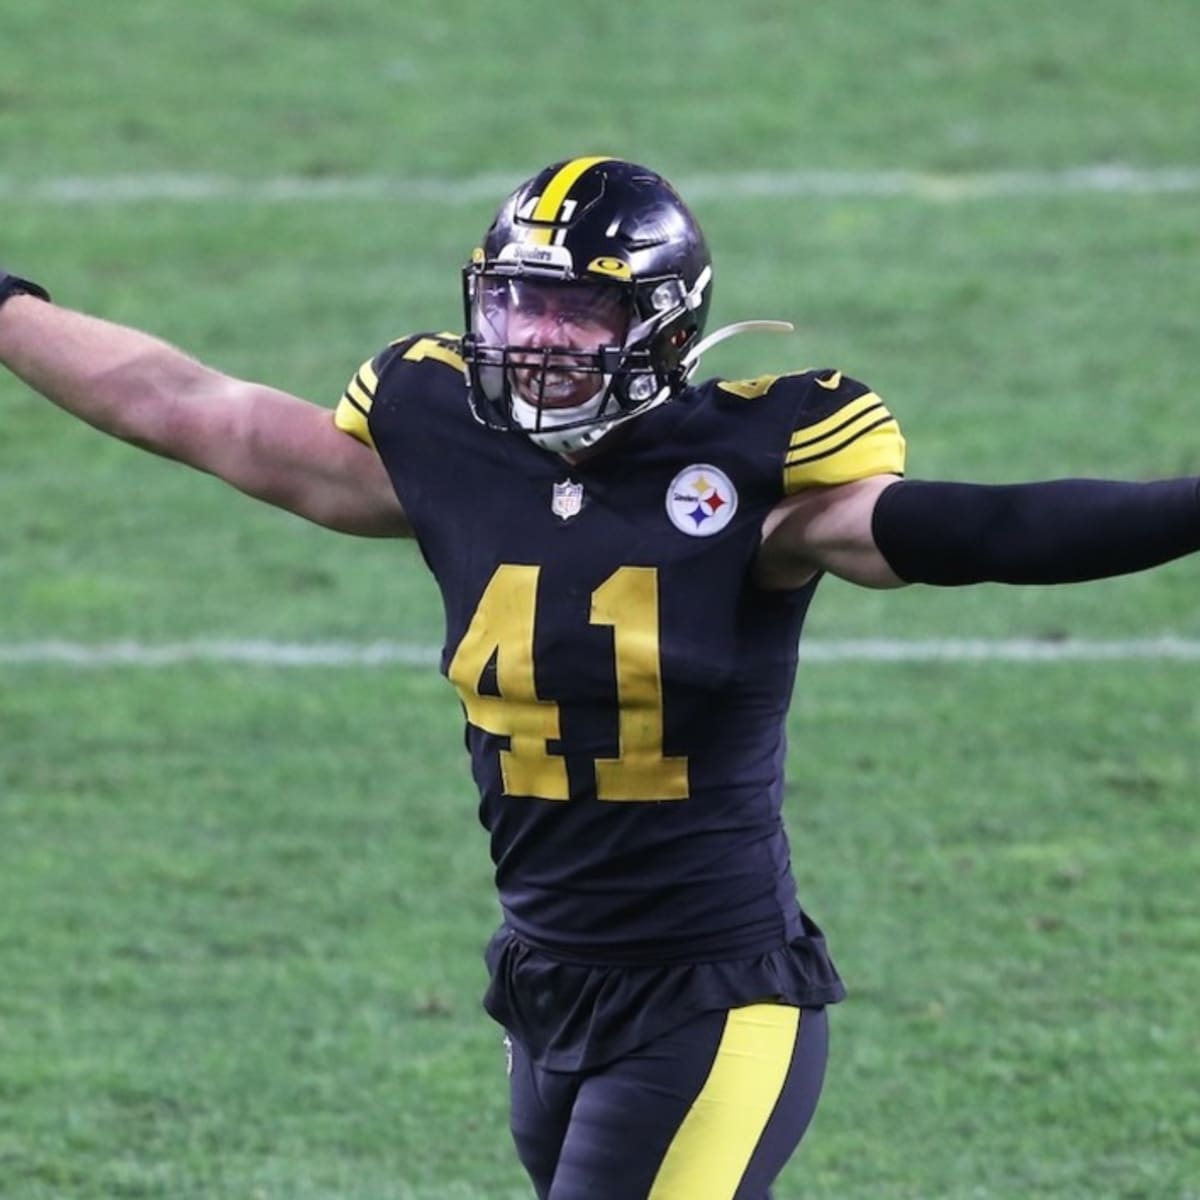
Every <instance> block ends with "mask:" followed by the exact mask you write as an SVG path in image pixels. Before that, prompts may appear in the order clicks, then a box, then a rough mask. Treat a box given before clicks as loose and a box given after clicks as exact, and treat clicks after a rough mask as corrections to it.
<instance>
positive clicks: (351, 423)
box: [333, 396, 375, 450]
mask: <svg viewBox="0 0 1200 1200" xmlns="http://www.w3.org/2000/svg"><path fill="white" fill-rule="evenodd" d="M333 423H334V424H335V425H336V426H337V427H338V428H339V429H340V430H341V431H342V432H343V433H348V434H349V435H350V436H351V437H355V438H358V440H359V441H360V442H362V443H364V444H365V445H367V446H370V447H371V449H372V450H374V449H375V439H374V438H373V437H372V436H371V427H370V426H369V425H368V424H367V414H366V413H364V412H363V411H362V409H361V408H359V407H358V405H357V404H355V403H354V402H353V401H352V400H350V399H349V397H348V396H343V397H342V399H341V401H340V402H339V404H338V406H337V409H336V411H335V412H334V414H333Z"/></svg>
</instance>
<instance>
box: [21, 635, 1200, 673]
mask: <svg viewBox="0 0 1200 1200" xmlns="http://www.w3.org/2000/svg"><path fill="white" fill-rule="evenodd" d="M438 653H439V651H438V648H437V647H436V646H433V645H424V644H420V643H415V642H277V641H269V640H241V639H197V640H195V641H185V642H159V643H147V642H142V641H134V640H130V641H116V642H69V641H29V642H7V643H4V642H0V665H5V666H22V665H58V666H65V667H80V668H90V667H147V668H157V667H171V666H176V665H178V664H181V663H243V664H247V665H250V666H262V667H386V666H417V667H430V668H432V667H435V666H436V665H437V662H438ZM800 660H801V664H804V663H828V662H835V663H836V662H874V663H887V662H916V663H933V662H947V663H972V662H1008V663H1040V662H1047V663H1056V662H1124V661H1131V660H1141V661H1148V662H1200V640H1197V639H1190V638H1180V637H1172V636H1162V637H1151V638H1137V639H1129V640H1117V641H1093V640H1082V639H1080V640H1076V639H1070V640H1064V641H1041V640H1037V639H1034V638H996V639H984V638H977V639H971V638H968V639H936V640H911V641H909V640H901V639H882V638H878V639H875V638H873V639H863V640H854V641H831V640H814V641H806V642H803V643H801V648H800Z"/></svg>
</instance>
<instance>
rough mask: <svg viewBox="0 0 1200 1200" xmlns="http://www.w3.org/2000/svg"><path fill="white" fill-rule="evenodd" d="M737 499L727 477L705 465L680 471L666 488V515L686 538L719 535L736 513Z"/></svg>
mask: <svg viewBox="0 0 1200 1200" xmlns="http://www.w3.org/2000/svg"><path fill="white" fill-rule="evenodd" d="M737 505H738V497H737V492H736V491H735V490H734V487H733V484H732V483H731V482H730V479H729V476H728V475H726V474H725V472H724V471H722V470H719V469H718V468H717V467H713V466H710V465H709V464H708V463H698V464H696V465H695V466H693V467H688V468H686V469H685V470H683V471H680V472H679V474H678V475H676V476H675V478H674V479H673V480H671V486H670V487H669V488H668V489H667V516H668V517H670V518H671V524H672V525H674V526H675V528H676V529H678V530H679V531H680V532H681V533H686V534H687V535H688V536H689V537H712V535H713V534H714V533H720V532H721V530H722V529H724V528H725V526H726V525H728V524H729V522H730V521H732V520H733V514H734V513H735V512H737Z"/></svg>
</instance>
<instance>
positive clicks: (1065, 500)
mask: <svg viewBox="0 0 1200 1200" xmlns="http://www.w3.org/2000/svg"><path fill="white" fill-rule="evenodd" d="M1197 550H1200V480H1198V479H1196V478H1184V479H1168V480H1162V481H1159V482H1153V483H1124V482H1115V481H1109V480H1096V479H1059V480H1051V481H1047V482H1043V483H1024V484H1008V485H1003V486H989V485H985V484H971V483H937V482H929V483H926V482H916V481H914V482H909V481H903V480H900V479H898V478H897V477H896V476H874V477H872V478H869V479H864V480H860V481H858V482H856V483H850V484H844V485H842V486H840V487H832V488H813V489H810V490H808V491H805V492H800V493H798V494H797V495H795V496H791V497H789V498H788V499H787V500H784V501H783V502H781V503H780V504H779V505H778V506H777V507H776V508H775V510H774V511H773V512H772V513H771V514H770V516H769V517H768V518H767V521H766V523H765V524H764V527H763V543H762V548H761V550H760V553H759V561H758V578H759V580H760V582H761V583H762V584H763V585H764V586H765V587H775V588H783V587H796V586H799V585H800V584H802V583H804V582H806V581H807V580H808V579H810V578H811V577H812V576H813V575H814V574H815V573H816V572H817V571H821V570H825V571H829V572H831V573H832V574H835V575H839V576H841V577H842V578H845V579H848V580H850V581H851V582H853V583H859V584H862V585H864V586H866V587H898V586H900V585H901V584H904V583H931V584H939V585H941V586H945V587H953V586H958V585H962V584H969V583H985V582H994V583H1025V584H1039V583H1040V584H1047V583H1077V582H1080V581H1083V580H1087V579H1103V578H1107V577H1108V576H1111V575H1125V574H1129V573H1130V572H1133V571H1142V570H1146V569H1147V568H1149V567H1154V566H1157V565H1159V564H1160V563H1164V562H1169V561H1170V560H1171V559H1174V558H1179V557H1181V556H1183V555H1185V554H1191V553H1193V552H1195V551H1197Z"/></svg>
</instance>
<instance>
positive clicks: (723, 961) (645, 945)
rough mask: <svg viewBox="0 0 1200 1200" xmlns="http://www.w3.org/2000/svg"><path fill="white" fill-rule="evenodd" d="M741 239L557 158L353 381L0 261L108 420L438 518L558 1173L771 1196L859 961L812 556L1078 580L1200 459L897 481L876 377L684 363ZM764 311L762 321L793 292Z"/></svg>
mask: <svg viewBox="0 0 1200 1200" xmlns="http://www.w3.org/2000/svg"><path fill="white" fill-rule="evenodd" d="M712 286H713V271H712V265H711V261H710V257H709V251H708V248H707V246H706V243H705V239H704V237H703V235H702V233H701V231H700V228H699V226H698V225H697V223H696V221H695V219H694V217H693V216H692V214H691V213H690V212H689V210H688V208H687V207H686V205H685V204H684V202H683V201H682V200H681V199H680V197H679V195H678V194H677V193H676V192H675V190H674V189H673V188H672V187H671V186H670V184H669V183H667V181H666V180H664V179H663V178H662V177H661V176H659V175H657V174H656V173H655V172H653V171H650V170H647V169H646V168H644V167H640V166H637V165H635V164H632V163H628V162H624V161H620V160H617V159H612V158H604V157H583V158H575V159H571V160H569V161H566V162H561V163H556V164H554V165H553V166H550V167H547V168H546V169H545V170H543V171H540V172H539V173H538V174H537V175H535V176H534V177H533V178H531V179H529V180H528V181H527V182H525V183H523V184H522V185H521V186H520V187H519V188H518V189H517V190H516V192H514V193H513V195H512V196H510V197H509V198H508V200H507V201H506V202H505V203H504V205H503V206H502V207H501V209H500V211H499V213H498V214H497V216H496V218H495V221H494V222H493V223H492V225H491V228H490V229H489V230H488V231H487V234H486V236H485V237H484V239H483V242H482V244H481V245H480V246H479V247H478V248H477V249H476V250H475V252H474V254H473V255H472V256H471V260H470V262H469V263H468V264H467V266H466V268H465V269H464V274H463V287H464V305H465V330H464V332H463V333H462V334H461V335H457V334H450V333H433V332H429V333H422V334H418V335H416V336H412V337H406V338H402V339H400V340H398V341H396V342H393V343H392V344H391V345H389V346H386V347H385V348H383V349H382V350H380V351H379V352H378V353H377V354H375V355H374V356H373V357H372V358H370V359H368V360H367V361H366V362H365V363H364V364H363V365H362V366H361V367H360V368H359V369H358V371H357V372H356V373H355V374H354V376H353V378H352V380H351V381H350V383H349V385H348V387H347V389H346V391H345V394H344V395H343V397H342V398H341V401H340V403H339V404H338V405H337V408H336V412H334V413H331V412H330V411H329V409H327V408H324V407H321V406H318V405H314V404H310V403H307V402H305V401H303V400H300V399H297V398H295V397H293V396H290V395H286V394H284V393H282V392H279V391H276V390H273V389H271V388H268V387H264V386H261V385H258V384H254V383H248V382H245V381H242V380H238V379H234V378H231V377H229V376H227V375H225V374H223V373H221V372H220V371H217V370H214V369H212V368H210V367H207V366H205V365H203V364H201V363H199V362H197V361H195V360H193V359H191V358H189V357H187V356H186V355H185V354H183V353H181V352H180V351H179V350H176V349H174V348H172V347H170V346H168V345H166V344H164V343H163V342H161V341H158V340H156V339H154V338H152V337H151V336H149V335H147V334H144V333H140V332H137V331H135V330H132V329H128V328H123V327H118V326H114V325H112V324H109V323H106V322H104V321H102V320H99V319H96V318H93V317H89V316H85V315H82V314H79V313H75V312H71V311H69V310H67V309H65V308H60V307H57V306H55V305H54V304H52V303H50V302H49V297H48V295H47V293H46V292H45V290H44V289H42V288H41V287H40V286H39V285H37V284H35V283H33V282H31V281H29V280H26V279H21V278H18V277H16V276H13V275H3V276H0V306H2V307H0V360H2V361H3V362H4V363H5V364H6V365H7V366H8V367H9V368H10V369H11V370H12V371H14V372H15V373H16V374H17V375H18V376H20V377H21V378H23V379H24V380H25V381H26V382H27V383H29V384H30V385H31V386H32V387H33V388H34V389H36V390H37V391H39V392H41V393H42V394H43V395H45V396H47V397H48V398H49V399H50V400H52V401H53V402H55V403H56V404H58V405H60V406H61V407H63V408H65V409H66V410H68V411H69V412H71V413H74V414H75V415H77V416H78V417H80V418H82V419H83V420H85V421H88V422H90V423H91V424H93V425H95V426H97V427H98V428H99V429H101V430H103V431H105V432H107V433H110V434H113V435H115V436H117V437H120V438H124V439H126V440H127V441H130V442H133V443H135V444H137V445H140V446H143V447H145V448H146V449H149V450H152V451H154V452H157V453H159V454H164V455H168V456H170V457H172V458H176V459H179V460H181V461H183V462H185V463H188V464H190V465H192V466H194V467H197V468H199V469H201V470H203V471H208V472H211V473H213V474H215V475H218V476H220V477H221V478H222V479H224V480H226V481H228V482H229V483H231V484H232V485H233V486H235V487H237V488H240V489H241V490H242V491H244V492H247V493H248V494H250V495H252V496H255V497H257V498H259V499H261V500H265V501H268V502H269V503H272V504H275V505H278V506H280V507H282V508H285V509H287V510H289V511H291V512H293V513H296V514H298V515H299V516H302V517H305V518H307V519H309V520H311V521H315V522H317V523H319V524H321V525H325V526H328V527H330V528H332V529H336V530H341V531H344V532H349V533H356V534H368V535H377V536H394V537H416V538H418V539H419V540H420V544H421V549H422V551H423V553H424V557H425V560H426V561H427V563H428V564H429V567H430V569H431V570H432V572H433V574H434V576H435V577H436V579H437V582H438V584H439V585H440V588H441V594H442V597H443V600H444V604H445V610H446V630H447V634H446V644H445V648H444V652H443V657H442V669H443V671H444V673H445V674H446V675H447V676H448V678H449V679H450V681H451V682H452V683H453V685H454V686H455V688H456V689H457V691H458V694H459V696H460V697H461V700H462V704H463V708H464V712H465V716H466V723H467V745H468V748H469V751H470V755H471V766H472V770H473V773H474V778H475V781H476V783H477V785H478V788H479V794H480V799H481V810H480V811H481V815H482V818H483V822H484V824H485V826H486V827H487V829H488V831H489V834H490V837H491V850H492V856H493V860H494V862H495V878H496V885H497V888H498V890H499V895H500V901H501V906H502V910H503V917H504V920H503V924H502V926H501V928H500V929H499V930H498V931H497V933H496V935H495V937H494V938H493V939H492V941H491V943H490V945H489V947H488V950H487V961H488V965H489V969H490V985H489V988H488V991H487V995H486V997H485V1005H486V1007H487V1009H488V1011H489V1012H490V1013H491V1014H492V1015H493V1016H494V1017H495V1018H496V1020H497V1021H498V1022H499V1023H500V1024H501V1025H502V1026H503V1027H504V1029H505V1033H506V1041H507V1044H508V1046H509V1052H510V1059H509V1062H510V1076H511V1099H512V1104H511V1112H512V1132H513V1136H514V1139H515V1142H516V1147H517V1151H518V1154H519V1155H520V1158H521V1160H522V1162H523V1163H524V1165H525V1167H526V1169H527V1170H528V1172H529V1174H530V1176H531V1178H532V1180H533V1184H534V1187H535V1189H536V1191H537V1194H538V1196H539V1197H541V1198H542V1200H547V1198H549V1200H595V1198H596V1197H606V1198H612V1200H639V1198H653V1200H763V1198H764V1197H766V1196H768V1195H769V1188H770V1185H771V1182H772V1180H773V1179H774V1178H775V1177H776V1176H777V1175H778V1173H779V1171H780V1169H781V1168H782V1166H783V1165H784V1163H785V1162H786V1161H787V1159H788V1158H789V1156H790V1155H791V1154H792V1153H793V1151H794V1150H795V1148H796V1146H797V1145H798V1143H799V1142H800V1139H801V1137H802V1135H803V1133H804V1130H805V1128H806V1126H807V1124H808V1122H809V1119H810V1117H811V1116H812V1113H813V1110H814V1108H815V1106H816V1103H817V1098H818V1095H819V1093H820V1089H821V1082H822V1077H823V1073H824V1068H825V1057H826V1008H827V1006H829V1005H831V1004H833V1003H835V1002H837V1001H838V1000H840V999H841V998H842V995H843V989H842V984H841V982H840V980H839V978H838V975H837V972H836V970H835V968H834V966H833V963H832V961H831V959H830V957H829V954H828V952H827V950H826V945H825V941H824V938H823V936H822V933H821V930H820V929H819V927H818V926H817V925H816V924H815V923H814V921H813V920H812V919H811V918H810V917H809V915H808V914H807V913H806V912H805V911H804V909H803V908H802V907H801V905H800V903H799V901H798V899H797V894H796V888H795V884H794V882H793V877H792V872H791V868H790V859H789V848H788V844H787V839H786V836H785V833H784V828H783V823H782V820H781V815H780V807H781V800H782V795H783V766H784V757H785V745H784V718H785V714H786V710H787V706H788V701H789V698H790V695H791V692H792V684H793V678H794V674H795V670H796V661H797V642H798V640H799V637H800V632H801V628H802V625H803V622H804V617H805V613H806V610H807V608H808V605H809V602H810V601H811V599H812V597H813V593H814V591H815V589H816V587H817V584H818V581H819V579H820V577H821V575H822V574H823V573H825V572H831V573H833V574H835V575H838V576H840V577H842V578H843V579H847V580H850V581H851V582H854V583H857V584H861V585H863V586H866V587H872V588H893V587H899V586H901V585H902V584H905V583H916V582H923V583H930V584H940V585H958V584H969V583H974V582H978V581H984V580H991V581H1001V582H1008V583H1060V582H1066V581H1071V580H1082V579H1095V578H1100V577H1102V576H1108V575H1114V574H1118V573H1122V572H1129V571H1136V570H1141V569H1144V568H1148V567H1151V566H1154V565H1155V564H1158V563H1162V562H1165V561H1167V560H1169V559H1172V558H1175V557H1178V556H1180V555H1183V554H1186V553H1189V552H1192V551H1194V550H1196V549H1197V548H1200V493H1198V481H1197V480H1196V479H1194V478H1185V479H1176V480H1167V481H1162V482H1154V483H1136V484H1135V483H1121V482H1103V481H1095V480H1060V481H1055V482H1044V483H1030V484H1024V485H1017V486H979V485H972V484H965V483H939V482H918V481H910V480H905V479H904V478H903V470H904V441H903V438H902V436H901V433H900V429H899V426H898V424H897V422H896V420H895V418H894V417H893V416H892V414H891V413H890V411H889V410H888V408H887V407H886V405H885V404H884V402H883V401H882V400H881V399H880V398H879V396H877V395H876V394H875V393H874V392H873V391H872V390H871V389H870V388H869V387H867V386H866V385H865V384H863V383H860V382H858V381H856V380H855V379H853V378H851V377H850V376H848V375H845V374H843V373H842V372H841V371H840V370H837V369H833V368H826V369H820V370H806V371H800V372H797V373H795V374H788V375H781V376H778V377H775V376H759V377H757V378H754V379H748V380H732V381H731V380H723V379H709V380H707V381H705V382H701V383H696V382H693V380H694V377H695V375H696V371H697V367H698V363H699V360H700V357H701V355H702V354H703V352H704V351H705V350H706V349H707V347H708V346H710V345H712V344H713V343H714V342H715V341H717V340H720V339H721V338H724V337H727V336H731V335H732V334H734V333H737V332H740V331H741V330H742V329H744V328H747V327H753V326H755V325H756V324H759V323H757V322H749V323H747V324H743V325H737V326H731V327H728V328H726V329H722V330H718V331H717V332H715V333H712V334H709V335H708V336H707V337H706V336H705V326H706V318H707V314H708V310H709V306H710V302H711V299H712ZM767 324H768V325H769V324H770V323H767Z"/></svg>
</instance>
